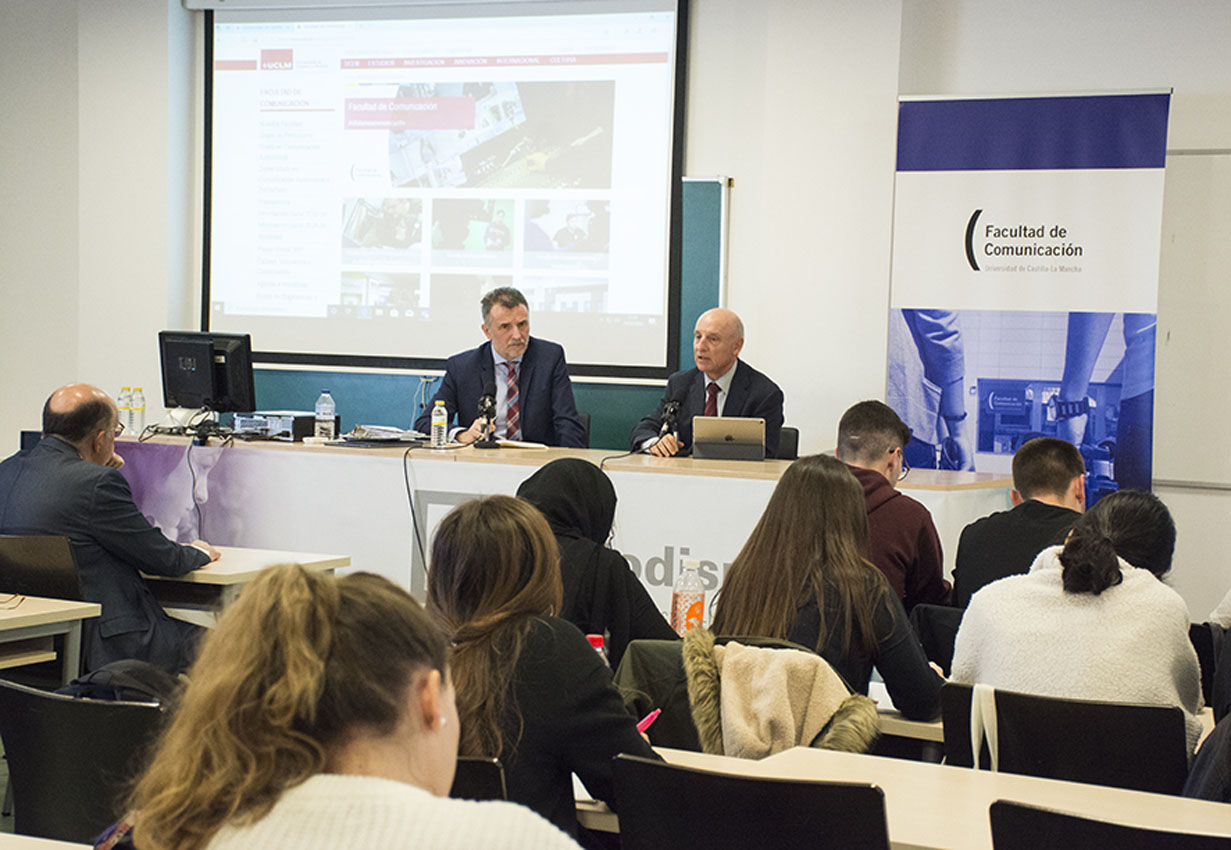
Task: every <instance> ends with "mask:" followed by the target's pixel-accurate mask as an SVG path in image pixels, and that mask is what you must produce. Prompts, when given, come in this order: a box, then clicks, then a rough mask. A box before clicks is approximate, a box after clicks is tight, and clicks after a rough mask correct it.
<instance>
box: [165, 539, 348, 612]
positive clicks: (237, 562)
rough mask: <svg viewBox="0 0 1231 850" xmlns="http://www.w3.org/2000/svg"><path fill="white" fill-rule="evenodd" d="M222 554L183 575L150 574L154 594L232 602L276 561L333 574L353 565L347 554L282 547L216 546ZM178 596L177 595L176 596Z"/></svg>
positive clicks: (226, 603)
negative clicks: (330, 553)
mask: <svg viewBox="0 0 1231 850" xmlns="http://www.w3.org/2000/svg"><path fill="white" fill-rule="evenodd" d="M214 548H215V549H217V550H218V552H219V553H220V554H221V556H222V557H220V558H219V559H218V560H217V561H213V562H212V563H209V564H206V565H205V566H203V567H201V568H200V569H197V570H193V571H192V572H190V573H187V574H185V575H182V576H177V577H171V576H155V575H147V574H145V573H142V575H143V576H145V578H146V580H147V581H149V582H151V587H153V589H154V595H155V596H157V597H158V598H159V600H160V601H163V600H171V601H175V602H192V601H198V600H199V601H201V602H202V603H203V604H206V605H214V604H218V605H221V606H222V607H226V606H227V605H230V604H231V603H232V602H234V601H235V600H236V598H238V596H239V593H240V591H241V590H242V589H243V586H244V585H245V584H247V583H248V582H250V581H252V580H253V579H254V578H256V577H257V575H258V574H259V573H260V572H261V570H263V569H265V568H266V567H272V566H274V565H275V564H299V565H300V566H302V567H303V568H305V569H308V570H316V571H319V572H326V573H332V572H333V571H334V570H337V569H340V568H342V567H349V566H350V558H349V557H347V556H346V555H322V554H320V553H316V552H290V551H286V550H283V549H249V548H245V547H242V546H215V547H214ZM177 597H178V598H177Z"/></svg>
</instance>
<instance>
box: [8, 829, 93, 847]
mask: <svg viewBox="0 0 1231 850" xmlns="http://www.w3.org/2000/svg"><path fill="white" fill-rule="evenodd" d="M89 846H90V845H89V844H75V843H73V842H71V841H55V840H54V839H51V838H35V837H34V836H32V835H13V834H12V833H9V832H0V850H65V848H69V847H77V848H81V847H89Z"/></svg>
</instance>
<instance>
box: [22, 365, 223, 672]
mask: <svg viewBox="0 0 1231 850" xmlns="http://www.w3.org/2000/svg"><path fill="white" fill-rule="evenodd" d="M122 430H123V429H122V428H121V427H120V425H119V413H118V411H117V410H116V406H115V402H113V401H112V400H111V399H110V398H109V397H108V396H107V394H106V393H104V392H103V391H102V390H100V389H98V388H97V387H91V386H89V385H86V384H70V385H69V386H65V387H61V388H60V389H58V390H56V391H55V392H54V393H53V394H52V396H51V398H49V399H47V403H46V404H45V405H43V438H42V440H40V441H39V443H38V445H37V446H35V447H34V448H32V449H29V450H27V451H23V452H19V453H17V454H15V455H13V456H12V457H10V458H8V459H7V460H5V461H4V462H3V463H0V533H3V534H54V535H61V536H64V537H67V538H68V539H69V541H70V542H71V543H72V547H73V553H74V555H75V556H76V559H77V568H78V571H79V573H80V576H81V594H82V597H83V598H84V599H85V600H86V601H88V602H97V603H99V604H100V605H102V616H101V617H100V618H99V620H98V622H97V623H96V624H95V625H94V627H93V628H92V629H89V642H88V645H87V647H86V662H87V664H88V666H89V667H91V668H97V667H100V666H102V665H103V664H106V663H108V662H110V661H116V660H118V659H121V658H138V659H141V660H144V661H149V662H150V663H152V664H157V665H158V666H160V667H164V668H166V669H167V670H170V671H173V672H175V671H179V670H182V669H184V668H185V667H187V666H188V664H189V663H191V661H192V659H193V657H194V655H195V652H196V642H197V639H198V638H199V635H200V632H201V630H200V629H199V627H197V626H194V625H192V624H190V623H186V622H183V621H182V620H176V619H173V618H171V617H168V616H167V614H166V613H165V612H164V611H163V610H162V608H161V606H159V604H158V603H157V602H156V601H155V599H154V596H153V594H152V593H151V592H150V590H149V588H148V587H146V585H145V581H144V579H142V578H141V576H140V574H139V572H138V571H141V572H146V573H151V574H156V575H164V576H181V575H184V574H185V573H188V572H191V571H192V570H195V569H197V568H198V567H203V566H205V565H206V564H208V563H209V562H210V561H213V560H216V559H217V558H218V552H217V550H215V549H213V548H212V547H211V546H210V545H209V544H208V543H206V542H205V541H203V540H197V541H196V542H194V543H193V544H192V545H180V544H178V543H172V542H171V541H170V540H168V539H167V538H166V537H164V536H163V534H162V532H160V531H159V530H158V529H157V528H155V527H154V526H152V525H150V523H149V521H148V520H147V519H146V518H145V517H144V516H142V515H141V512H140V511H138V510H137V506H136V504H135V503H134V502H133V498H132V491H131V490H130V489H129V487H128V482H127V481H125V480H124V476H122V475H120V473H119V471H118V470H119V468H120V467H121V466H123V465H124V461H123V460H121V459H120V457H119V456H118V455H116V453H115V439H116V437H118V436H119V435H120V433H121V431H122Z"/></svg>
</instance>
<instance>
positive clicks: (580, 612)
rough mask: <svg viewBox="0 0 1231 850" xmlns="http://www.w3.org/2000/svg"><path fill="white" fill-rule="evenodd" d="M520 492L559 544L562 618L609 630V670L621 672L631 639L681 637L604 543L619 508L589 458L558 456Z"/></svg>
mask: <svg viewBox="0 0 1231 850" xmlns="http://www.w3.org/2000/svg"><path fill="white" fill-rule="evenodd" d="M517 495H518V497H519V498H522V499H525V500H526V501H527V502H529V503H530V504H532V505H534V506H535V507H536V508H538V509H539V510H540V511H541V512H542V513H543V516H544V517H546V518H547V523H548V525H550V526H551V531H552V533H553V534H554V535H555V536H556V545H557V546H558V547H560V577H561V578H562V579H563V581H564V605H563V607H562V608H561V609H560V616H561V617H563V618H564V619H566V620H568V621H569V622H570V623H572V624H573V625H575V626H576V627H577V628H579V629H581V631H582V632H584V633H586V634H603V633H604V632H606V633H607V635H608V638H607V659H608V661H609V662H610V663H611V669H613V670H616V669H618V668H619V666H620V659H621V658H622V657H623V656H624V650H625V648H626V647H627V646H628V643H629V641H633V640H637V639H639V638H649V639H653V640H675V639H676V638H677V637H678V635H676V633H675V632H674V631H673V630H672V628H671V626H670V625H669V624H668V623H667V621H666V620H665V619H663V615H662V614H661V613H659V611H658V608H656V607H655V606H654V602H653V600H652V599H650V594H649V592H648V591H647V590H646V589H645V585H643V584H642V583H641V580H640V579H638V578H637V577H636V576H635V575H633V571H632V570H631V569H629V566H628V561H626V560H625V559H624V556H623V555H621V554H620V553H619V552H617V551H616V550H614V549H609V548H607V547H606V545H604V544H606V543H607V540H608V538H609V537H610V535H611V528H612V523H613V522H614V521H615V509H616V492H615V487H613V486H612V484H611V479H610V478H608V477H607V474H606V473H605V472H603V471H602V470H601V469H599V468H598V467H597V466H595V465H594V464H592V463H590V462H588V461H584V460H580V459H578V458H560V459H559V460H553V461H552V462H551V463H549V464H547V465H546V466H544V467H543V468H542V469H540V470H539V471H538V472H536V473H534V475H531V476H530V477H529V478H527V479H526V480H525V481H523V482H522V484H521V486H520V487H518V488H517Z"/></svg>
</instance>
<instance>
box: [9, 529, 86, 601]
mask: <svg viewBox="0 0 1231 850" xmlns="http://www.w3.org/2000/svg"><path fill="white" fill-rule="evenodd" d="M0 591H3V592H5V593H20V594H23V595H25V596H48V597H51V598H52V599H76V600H80V599H81V576H80V574H79V573H78V572H77V559H76V557H74V555H73V547H72V545H71V544H70V543H69V542H68V538H67V537H54V536H49V535H47V536H44V535H25V534H0Z"/></svg>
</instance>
